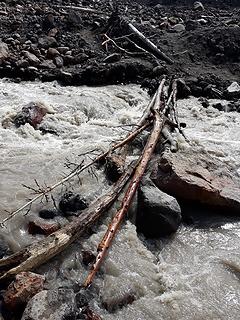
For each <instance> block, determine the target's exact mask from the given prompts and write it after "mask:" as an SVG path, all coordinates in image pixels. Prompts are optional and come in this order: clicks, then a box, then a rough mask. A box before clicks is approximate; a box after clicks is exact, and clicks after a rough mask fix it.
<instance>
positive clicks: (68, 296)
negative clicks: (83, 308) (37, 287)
mask: <svg viewBox="0 0 240 320" xmlns="http://www.w3.org/2000/svg"><path fill="white" fill-rule="evenodd" d="M76 314H77V306H76V301H75V294H74V292H73V290H71V289H57V290H44V291H41V292H39V293H38V294H36V295H35V296H34V297H33V298H32V299H31V300H30V301H29V302H28V304H27V307H26V309H25V311H24V313H23V316H22V319H21V320H65V319H72V320H74V319H76Z"/></svg>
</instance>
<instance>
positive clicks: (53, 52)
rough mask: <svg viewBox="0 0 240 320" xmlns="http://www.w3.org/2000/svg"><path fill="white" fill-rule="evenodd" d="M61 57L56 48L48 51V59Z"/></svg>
mask: <svg viewBox="0 0 240 320" xmlns="http://www.w3.org/2000/svg"><path fill="white" fill-rule="evenodd" d="M59 55H60V53H59V51H58V50H57V49H55V48H49V49H48V51H47V58H54V57H56V56H59Z"/></svg>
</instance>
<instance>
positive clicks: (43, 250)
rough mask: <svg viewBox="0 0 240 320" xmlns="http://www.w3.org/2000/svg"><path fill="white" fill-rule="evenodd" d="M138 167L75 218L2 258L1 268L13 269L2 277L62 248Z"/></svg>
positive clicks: (131, 168)
mask: <svg viewBox="0 0 240 320" xmlns="http://www.w3.org/2000/svg"><path fill="white" fill-rule="evenodd" d="M135 167H136V164H135V165H130V166H129V167H128V169H127V170H126V172H125V173H124V174H123V175H122V177H121V178H120V179H119V180H118V182H117V183H116V184H115V185H114V186H113V187H112V188H111V190H110V191H109V192H108V193H107V194H105V195H103V196H102V197H100V198H99V199H98V200H96V201H95V202H94V203H93V204H92V205H91V206H90V207H89V208H88V209H86V210H84V211H83V212H82V213H81V215H80V216H79V217H77V218H76V219H75V220H74V221H72V222H71V223H69V224H67V225H66V226H64V227H63V228H61V229H60V230H58V231H56V232H54V233H52V234H51V235H50V236H48V237H46V238H45V239H43V240H42V241H39V242H35V243H33V244H31V245H30V246H28V247H27V248H25V249H23V250H21V251H20V252H18V253H15V254H13V255H11V256H9V257H7V258H4V259H1V260H0V268H1V270H4V269H5V270H7V269H9V268H12V269H10V270H8V271H7V272H5V273H4V274H3V275H2V276H1V277H0V280H3V279H6V278H9V277H12V276H14V275H16V274H18V273H19V272H22V271H29V270H32V269H34V268H36V267H38V266H39V265H41V264H43V263H45V262H47V261H48V260H49V259H50V258H52V257H54V256H56V255H57V254H58V253H60V252H62V251H63V250H64V249H65V248H66V247H67V246H69V245H70V244H71V243H72V242H73V241H74V240H76V239H77V238H78V237H79V236H80V235H81V234H82V233H83V232H84V231H85V230H86V229H87V228H88V227H89V226H90V225H92V224H93V223H94V222H96V220H97V219H99V217H100V216H101V214H102V213H103V212H105V211H106V210H107V209H108V208H109V207H110V206H111V205H112V204H113V202H114V201H115V200H116V199H117V197H118V195H119V194H120V192H121V191H122V189H123V188H124V186H125V185H126V183H127V181H128V180H129V178H130V177H131V175H132V173H133V171H134V169H135ZM16 265H17V266H16Z"/></svg>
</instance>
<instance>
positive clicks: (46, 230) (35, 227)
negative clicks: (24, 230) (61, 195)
mask: <svg viewBox="0 0 240 320" xmlns="http://www.w3.org/2000/svg"><path fill="white" fill-rule="evenodd" d="M59 228H60V225H59V223H57V222H54V223H43V222H41V221H30V222H29V223H28V232H29V233H30V234H32V235H36V234H43V235H45V236H49V235H50V234H52V233H53V232H55V231H57V230H58V229H59Z"/></svg>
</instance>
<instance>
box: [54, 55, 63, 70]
mask: <svg viewBox="0 0 240 320" xmlns="http://www.w3.org/2000/svg"><path fill="white" fill-rule="evenodd" d="M54 63H55V65H56V66H57V67H58V68H62V67H63V64H64V61H63V58H62V57H60V56H58V57H55V58H54Z"/></svg>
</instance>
